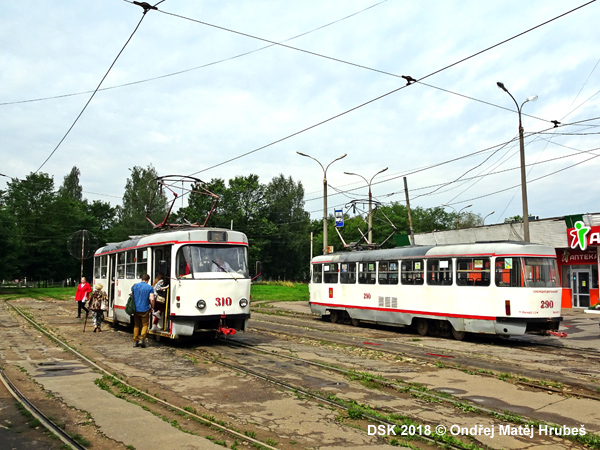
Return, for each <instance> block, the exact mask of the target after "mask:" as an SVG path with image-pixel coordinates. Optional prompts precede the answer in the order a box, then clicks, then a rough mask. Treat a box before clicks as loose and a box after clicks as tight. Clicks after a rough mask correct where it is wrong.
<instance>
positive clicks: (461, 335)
mask: <svg viewBox="0 0 600 450" xmlns="http://www.w3.org/2000/svg"><path fill="white" fill-rule="evenodd" d="M466 335H467V333H466V332H465V331H456V330H455V329H454V327H452V337H453V338H454V339H456V340H457V341H462V340H463V339H464V338H465V336H466Z"/></svg>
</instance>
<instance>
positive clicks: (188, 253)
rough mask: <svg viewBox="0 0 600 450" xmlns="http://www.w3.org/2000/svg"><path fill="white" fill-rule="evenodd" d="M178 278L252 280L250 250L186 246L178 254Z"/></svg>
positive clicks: (215, 246) (219, 246) (220, 246)
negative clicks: (249, 259) (249, 264)
mask: <svg viewBox="0 0 600 450" xmlns="http://www.w3.org/2000/svg"><path fill="white" fill-rule="evenodd" d="M176 264H177V278H190V279H200V278H214V277H215V275H216V274H221V275H219V276H217V278H223V276H224V277H228V275H227V274H229V276H233V277H235V278H240V277H241V278H250V274H249V272H248V250H247V248H246V247H241V246H232V245H214V244H212V245H184V246H183V247H181V248H180V249H179V250H178V252H177V261H176Z"/></svg>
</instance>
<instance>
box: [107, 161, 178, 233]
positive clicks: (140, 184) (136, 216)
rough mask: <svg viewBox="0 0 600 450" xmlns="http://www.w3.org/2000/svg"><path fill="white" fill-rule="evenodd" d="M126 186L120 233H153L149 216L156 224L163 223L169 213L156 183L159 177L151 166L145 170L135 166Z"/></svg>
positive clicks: (165, 200)
mask: <svg viewBox="0 0 600 450" xmlns="http://www.w3.org/2000/svg"><path fill="white" fill-rule="evenodd" d="M129 170H130V171H131V176H130V177H129V178H128V179H127V182H126V184H125V193H124V194H123V206H122V207H121V208H120V209H119V210H118V211H117V212H118V214H119V232H120V234H121V235H124V236H128V235H135V234H147V233H150V232H151V231H152V225H151V224H150V223H149V222H148V221H147V220H146V214H148V216H149V218H150V220H152V222H154V223H155V224H158V223H160V222H162V221H163V219H164V218H165V215H166V213H167V198H166V196H165V194H164V193H162V192H158V191H157V189H156V187H157V184H156V182H155V181H154V180H155V179H156V178H157V177H158V175H157V173H156V169H154V167H153V166H152V164H150V165H149V166H148V168H146V169H144V168H142V167H139V166H135V167H133V168H132V169H129Z"/></svg>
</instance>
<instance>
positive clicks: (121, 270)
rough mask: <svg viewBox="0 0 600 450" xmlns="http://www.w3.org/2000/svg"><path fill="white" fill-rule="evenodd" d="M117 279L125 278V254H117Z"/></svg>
mask: <svg viewBox="0 0 600 450" xmlns="http://www.w3.org/2000/svg"><path fill="white" fill-rule="evenodd" d="M117 278H121V279H123V278H125V252H122V253H118V254H117Z"/></svg>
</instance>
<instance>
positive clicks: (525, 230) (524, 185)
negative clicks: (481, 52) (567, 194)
mask: <svg viewBox="0 0 600 450" xmlns="http://www.w3.org/2000/svg"><path fill="white" fill-rule="evenodd" d="M496 84H497V85H498V87H499V88H500V89H502V90H503V91H504V92H506V93H507V94H508V95H510V98H512V99H513V102H515V105H516V106H517V112H518V113H519V151H520V154H521V196H522V197H523V234H524V239H523V240H524V241H525V242H529V211H528V208H527V181H526V179H525V144H524V143H523V125H522V123H521V110H522V109H523V105H524V104H525V103H527V102H535V101H536V100H537V98H538V97H537V95H532V96H531V97H527V98H526V99H525V101H524V102H523V103H521V106H520V107H519V104H518V103H517V101H516V100H515V98H514V97H513V96H512V94H511V93H510V92H508V89H506V87H505V86H504V83H502V82H500V81H498V82H497V83H496Z"/></svg>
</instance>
